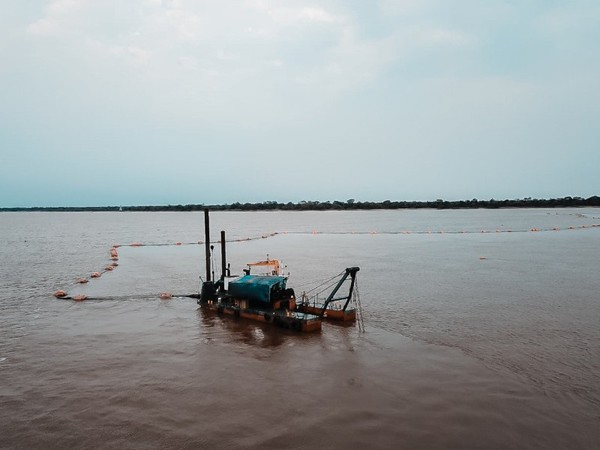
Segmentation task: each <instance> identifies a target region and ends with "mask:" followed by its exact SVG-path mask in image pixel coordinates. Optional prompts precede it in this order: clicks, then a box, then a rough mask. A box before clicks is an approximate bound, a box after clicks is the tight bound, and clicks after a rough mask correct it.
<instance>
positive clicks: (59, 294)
mask: <svg viewBox="0 0 600 450" xmlns="http://www.w3.org/2000/svg"><path fill="white" fill-rule="evenodd" d="M53 295H54V297H56V298H57V299H59V300H73V301H76V302H82V301H84V300H89V301H105V300H106V301H110V300H112V301H114V300H156V299H157V298H159V299H161V300H172V299H176V298H195V299H198V298H199V297H200V296H199V295H198V294H171V293H170V292H161V293H160V294H138V295H113V296H109V297H90V296H88V295H86V294H76V295H68V294H67V293H66V292H65V291H56V292H55V293H54V294H53Z"/></svg>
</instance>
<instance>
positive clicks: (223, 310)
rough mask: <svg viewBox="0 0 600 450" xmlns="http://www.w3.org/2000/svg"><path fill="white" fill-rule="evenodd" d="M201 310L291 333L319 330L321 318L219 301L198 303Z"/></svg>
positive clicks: (301, 313)
mask: <svg viewBox="0 0 600 450" xmlns="http://www.w3.org/2000/svg"><path fill="white" fill-rule="evenodd" d="M198 304H199V305H200V307H201V308H203V309H206V310H209V311H213V312H215V313H217V314H220V315H229V316H233V317H236V318H241V319H249V320H255V321H257V322H263V323H268V324H272V325H275V326H278V327H280V328H287V329H289V330H293V331H301V332H309V331H320V330H321V317H320V316H318V315H316V314H309V313H305V312H299V311H265V310H259V309H252V308H246V309H242V308H240V307H238V306H233V305H227V304H223V303H221V302H219V301H212V300H209V301H206V302H203V301H200V302H198Z"/></svg>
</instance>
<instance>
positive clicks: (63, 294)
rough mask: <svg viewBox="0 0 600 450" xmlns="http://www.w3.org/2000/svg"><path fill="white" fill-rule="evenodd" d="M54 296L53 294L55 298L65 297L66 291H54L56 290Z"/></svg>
mask: <svg viewBox="0 0 600 450" xmlns="http://www.w3.org/2000/svg"><path fill="white" fill-rule="evenodd" d="M54 296H55V297H56V298H63V297H66V296H67V293H66V292H65V291H56V292H55V293H54Z"/></svg>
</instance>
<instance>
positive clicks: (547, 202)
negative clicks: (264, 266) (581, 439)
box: [0, 196, 600, 212]
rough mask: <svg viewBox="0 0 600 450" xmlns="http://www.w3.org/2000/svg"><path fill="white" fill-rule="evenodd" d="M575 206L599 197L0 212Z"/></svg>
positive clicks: (598, 203)
mask: <svg viewBox="0 0 600 450" xmlns="http://www.w3.org/2000/svg"><path fill="white" fill-rule="evenodd" d="M577 206H600V197H598V196H593V197H590V198H587V199H586V198H581V197H563V198H552V199H534V198H523V199H516V200H494V199H490V200H477V199H476V198H474V199H473V200H458V201H445V200H442V199H438V200H435V201H429V202H415V201H412V202H407V201H391V200H385V201H383V202H361V201H356V200H354V199H350V200H347V201H345V202H340V201H337V200H336V201H333V202H330V201H327V202H319V201H305V200H303V201H301V202H298V203H292V202H288V203H279V202H275V201H266V202H262V203H238V202H236V203H232V204H224V205H205V204H196V205H166V206H164V205H163V206H83V207H77V206H56V207H54V206H52V207H32V208H19V207H15V208H0V211H66V212H77V211H202V210H203V209H204V208H209V209H210V210H212V211H271V210H282V211H327V210H351V209H421V208H434V209H459V208H488V209H497V208H566V207H577Z"/></svg>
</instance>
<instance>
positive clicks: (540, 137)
mask: <svg viewBox="0 0 600 450" xmlns="http://www.w3.org/2000/svg"><path fill="white" fill-rule="evenodd" d="M599 43H600V2H598V1H597V0H572V1H554V0H528V1H516V0H504V1H501V0H485V1H474V0H453V1H448V0H396V1H392V0H379V1H376V0H372V1H366V0H360V1H359V0H343V1H342V0H339V1H336V0H322V1H311V0H302V1H292V0H289V1H288V0H281V1H267V0H247V1H243V0H240V1H228V0H222V1H218V2H215V1H200V0H194V1H192V0H128V1H126V2H124V1H122V0H46V1H41V0H38V1H36V0H31V1H22V0H3V1H2V2H1V3H0V207H31V206H109V205H167V204H216V203H233V202H241V203H245V202H262V201H279V202H288V201H292V202H299V201H302V200H307V201H328V200H329V201H334V200H339V201H346V200H347V199H350V198H353V199H356V200H359V201H383V200H399V201H404V200H406V201H410V200H435V199H444V200H460V199H472V198H478V199H480V200H484V199H485V200H487V199H491V198H494V199H505V198H525V197H533V198H556V197H564V196H573V197H576V196H579V197H585V198H587V197H590V196H593V195H599V194H600V181H599V180H600V173H599V172H600V146H599V142H600V47H599Z"/></svg>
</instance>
